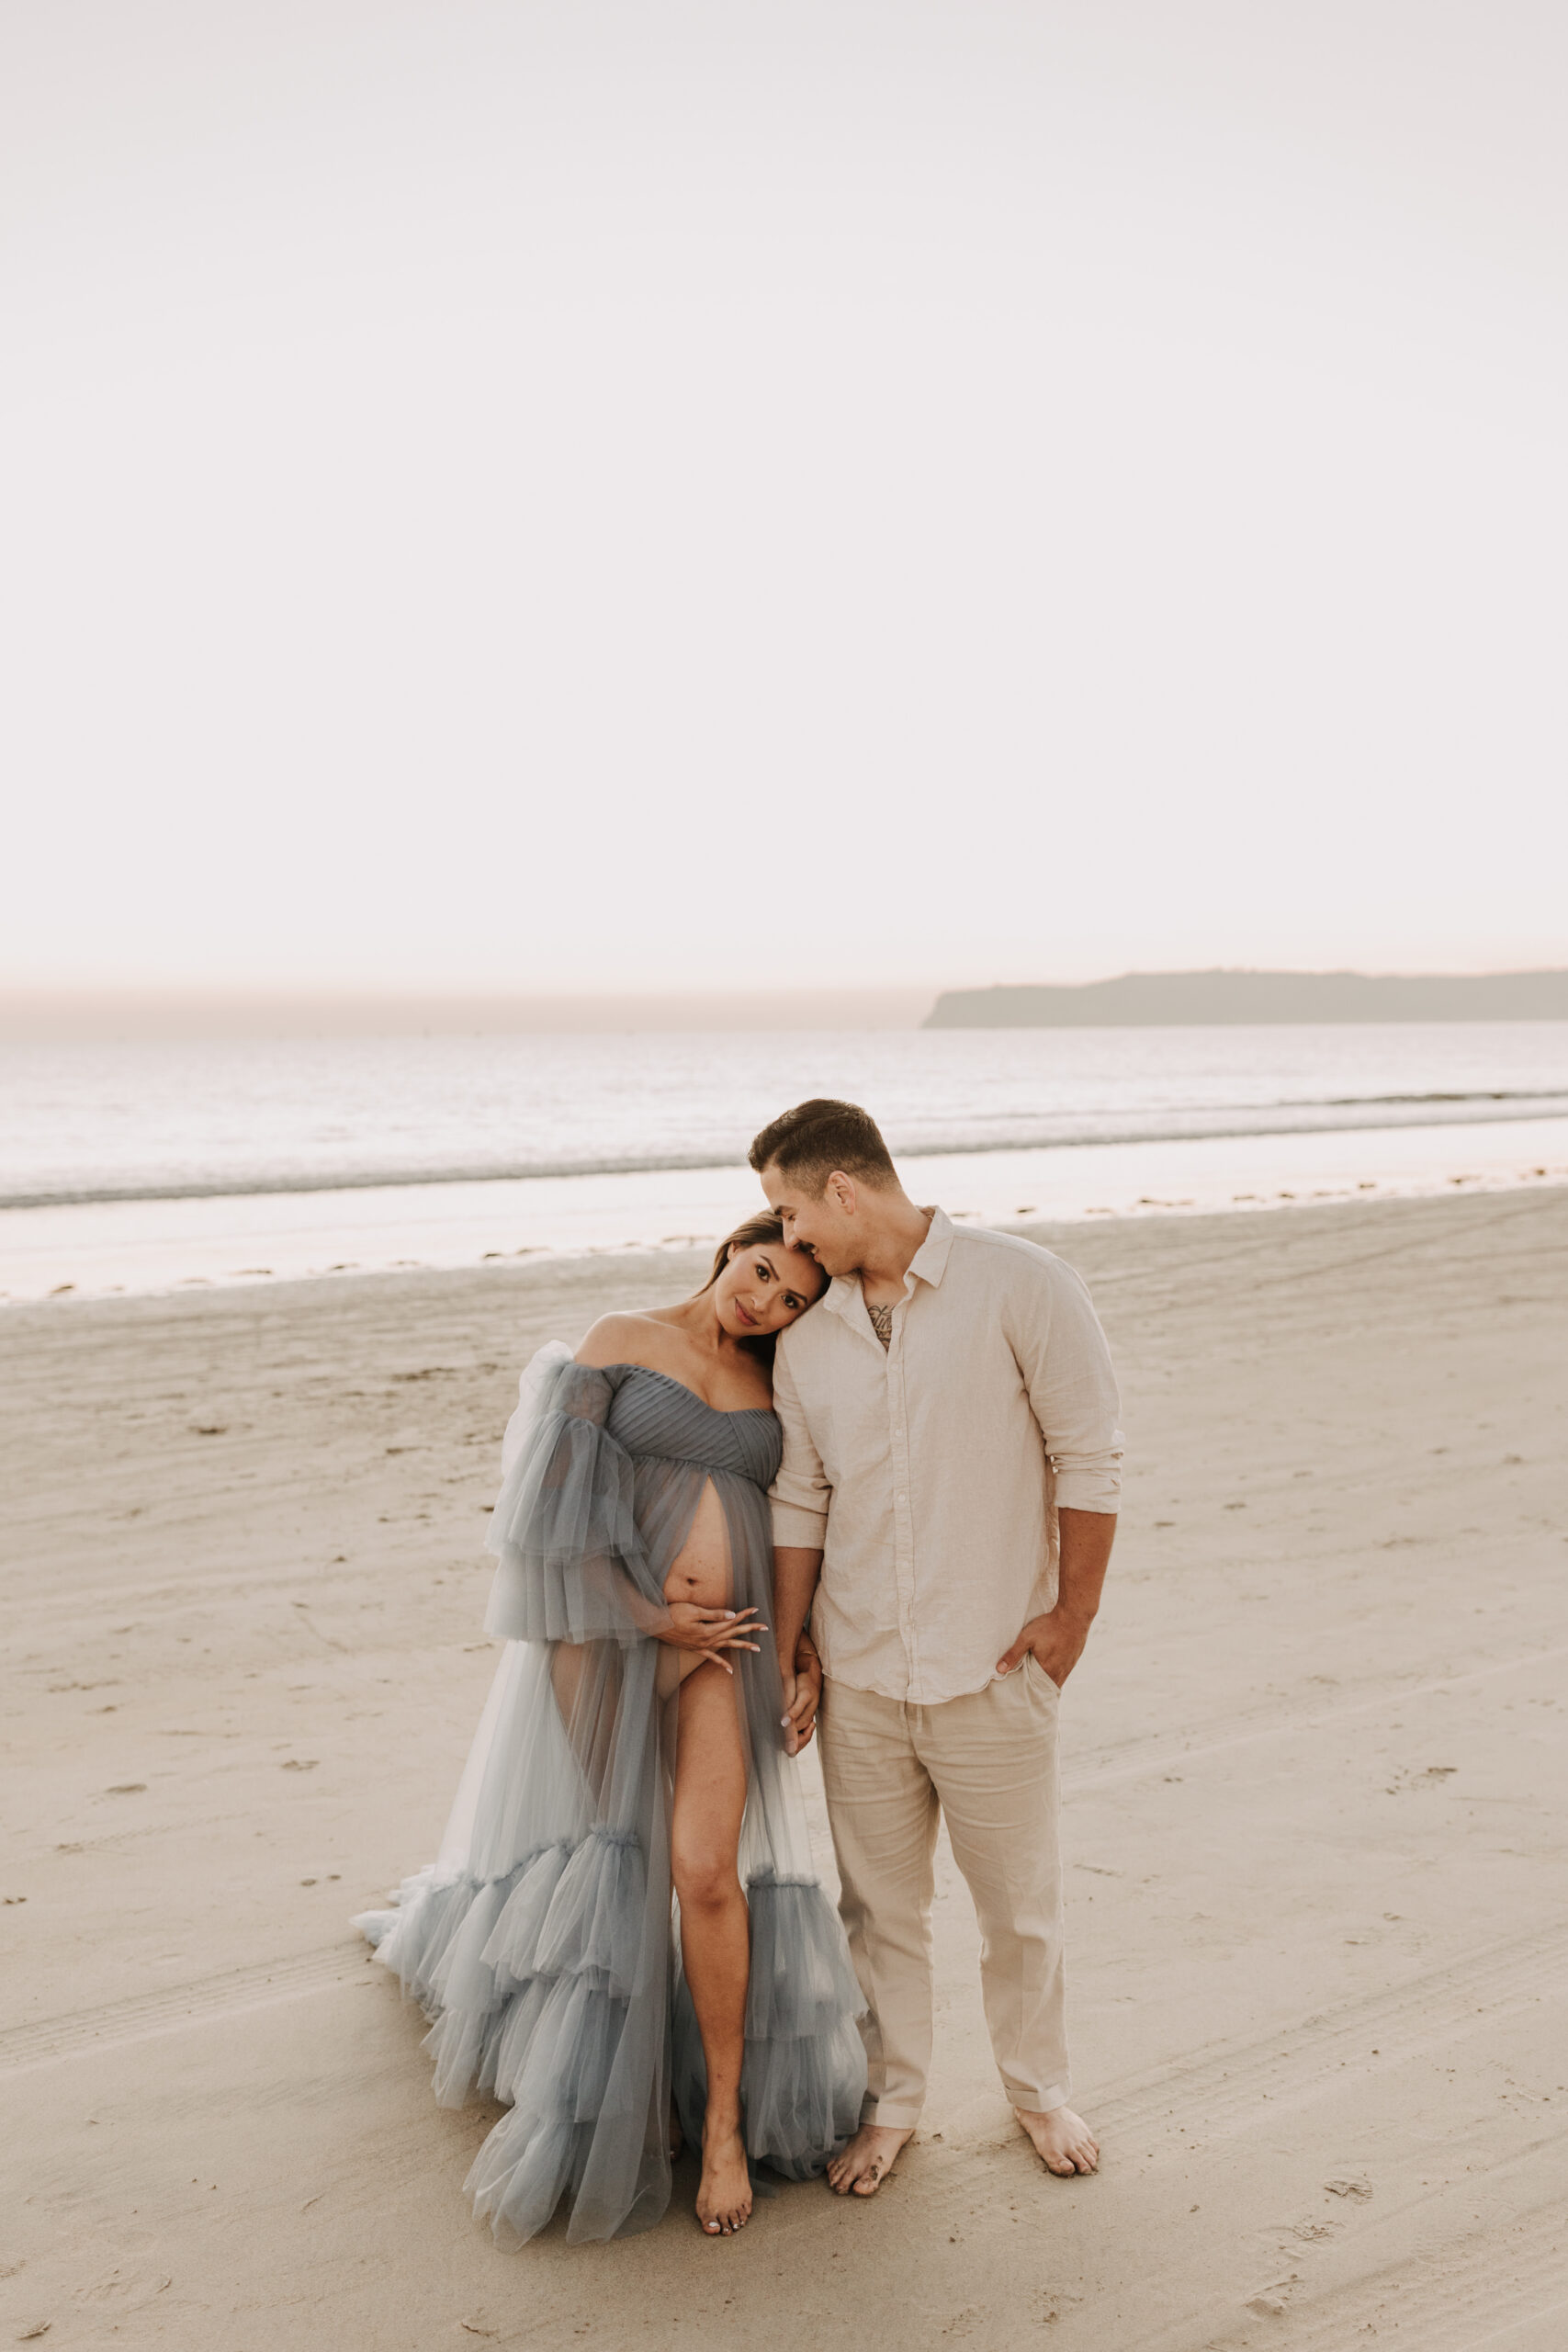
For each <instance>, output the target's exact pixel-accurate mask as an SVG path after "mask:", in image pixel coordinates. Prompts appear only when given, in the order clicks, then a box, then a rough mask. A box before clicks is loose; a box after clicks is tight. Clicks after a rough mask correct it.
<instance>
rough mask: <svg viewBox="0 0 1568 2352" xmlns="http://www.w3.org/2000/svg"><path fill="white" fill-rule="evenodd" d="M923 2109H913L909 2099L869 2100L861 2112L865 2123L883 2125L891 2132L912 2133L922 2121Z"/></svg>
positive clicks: (861, 2117)
mask: <svg viewBox="0 0 1568 2352" xmlns="http://www.w3.org/2000/svg"><path fill="white" fill-rule="evenodd" d="M921 2111H922V2110H921V2109H920V2108H919V2107H911V2106H910V2104H909V2102H908V2099H896V2098H895V2099H886V2098H881V2099H877V2098H868V2099H867V2100H866V2102H865V2104H864V2106H863V2108H862V2109H861V2111H860V2120H861V2121H862V2122H863V2123H881V2124H884V2125H886V2128H887V2129H888V2130H889V2131H913V2130H914V2128H915V2126H916V2124H917V2123H918V2122H919V2120H920V2115H921Z"/></svg>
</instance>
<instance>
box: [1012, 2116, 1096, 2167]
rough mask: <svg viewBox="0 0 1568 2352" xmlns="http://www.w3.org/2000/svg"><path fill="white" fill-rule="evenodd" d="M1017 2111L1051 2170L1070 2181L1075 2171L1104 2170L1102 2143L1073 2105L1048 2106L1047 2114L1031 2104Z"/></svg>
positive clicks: (1033, 2143)
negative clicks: (1039, 2112)
mask: <svg viewBox="0 0 1568 2352" xmlns="http://www.w3.org/2000/svg"><path fill="white" fill-rule="evenodd" d="M1013 2112H1014V2114H1015V2115H1016V2116H1017V2117H1018V2120H1019V2121H1020V2122H1021V2124H1022V2126H1023V2128H1024V2130H1025V2131H1027V2132H1028V2134H1029V2137H1030V2140H1031V2142H1032V2145H1033V2149H1034V2153H1035V2154H1036V2155H1037V2156H1038V2157H1039V2159H1040V2161H1041V2163H1042V2164H1043V2165H1044V2167H1045V2169H1046V2171H1047V2172H1054V2173H1055V2174H1057V2175H1058V2176H1059V2177H1061V2178H1062V2179H1063V2180H1070V2179H1071V2178H1072V2177H1073V2175H1074V2174H1075V2173H1080V2172H1098V2171H1099V2170H1100V2143H1099V2141H1098V2140H1097V2139H1096V2138H1095V2136H1094V2133H1093V2132H1092V2131H1090V2130H1089V2125H1088V2124H1087V2123H1086V2122H1085V2121H1084V2120H1083V2117H1082V2116H1081V2115H1075V2114H1074V2113H1073V2110H1072V2109H1071V2108H1070V2107H1052V2108H1047V2109H1046V2110H1045V2112H1044V2114H1043V2115H1042V2114H1038V2113H1036V2112H1035V2111H1034V2110H1033V2109H1030V2108H1027V2107H1019V2108H1015V2109H1013Z"/></svg>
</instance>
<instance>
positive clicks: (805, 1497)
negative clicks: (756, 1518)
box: [768, 1346, 833, 1552]
mask: <svg viewBox="0 0 1568 2352" xmlns="http://www.w3.org/2000/svg"><path fill="white" fill-rule="evenodd" d="M773 1410H774V1412H775V1413H776V1414H777V1415H778V1417H779V1425H780V1427H781V1429H782V1430H783V1431H784V1458H783V1460H782V1461H781V1462H780V1464H779V1475H778V1476H777V1477H776V1478H775V1479H774V1480H773V1485H772V1487H770V1488H769V1490H768V1496H769V1500H770V1502H771V1503H772V1505H773V1542H774V1543H775V1544H795V1545H798V1546H799V1547H801V1548H802V1549H804V1550H806V1551H811V1552H819V1551H821V1549H822V1547H823V1544H824V1543H825V1542H826V1540H827V1534H828V1506H829V1503H830V1502H831V1501H832V1498H833V1489H832V1487H830V1486H829V1483H828V1477H827V1474H826V1472H825V1471H824V1470H823V1467H822V1457H821V1455H820V1454H819V1453H818V1451H817V1448H816V1446H815V1445H814V1444H813V1442H812V1439H811V1431H810V1430H809V1429H808V1428H807V1420H806V1414H805V1412H804V1410H803V1409H802V1407H801V1402H800V1396H799V1392H798V1391H797V1389H796V1387H795V1381H794V1379H793V1377H792V1376H791V1374H790V1369H789V1359H788V1357H787V1356H786V1355H785V1353H784V1348H783V1347H782V1346H781V1347H780V1348H779V1350H778V1351H777V1353H776V1354H775V1356H774V1358H773Z"/></svg>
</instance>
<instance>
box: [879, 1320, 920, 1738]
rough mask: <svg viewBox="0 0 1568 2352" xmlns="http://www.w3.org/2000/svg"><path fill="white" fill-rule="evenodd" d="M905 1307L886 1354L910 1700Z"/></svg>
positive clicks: (914, 1675) (914, 1673) (913, 1670)
mask: <svg viewBox="0 0 1568 2352" xmlns="http://www.w3.org/2000/svg"><path fill="white" fill-rule="evenodd" d="M904 1313H905V1306H904V1302H903V1301H900V1302H899V1304H898V1306H896V1307H895V1308H894V1310H893V1337H892V1340H891V1342H890V1344H889V1346H888V1350H887V1434H888V1441H889V1445H890V1448H891V1453H892V1460H893V1559H894V1570H895V1574H896V1577H897V1586H898V1617H899V1630H900V1632H901V1634H902V1635H903V1642H904V1669H905V1673H906V1675H907V1677H908V1692H909V1696H910V1698H911V1699H915V1700H918V1698H919V1657H918V1656H917V1653H916V1647H915V1546H914V1535H913V1526H912V1521H911V1518H910V1512H909V1422H908V1413H907V1411H906V1409H905V1390H904V1348H903V1337H904V1335H903V1330H902V1324H903V1320H904Z"/></svg>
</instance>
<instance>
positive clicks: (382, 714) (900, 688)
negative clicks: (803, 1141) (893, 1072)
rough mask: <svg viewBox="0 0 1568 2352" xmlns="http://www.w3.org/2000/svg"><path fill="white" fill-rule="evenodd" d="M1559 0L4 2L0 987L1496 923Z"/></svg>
mask: <svg viewBox="0 0 1568 2352" xmlns="http://www.w3.org/2000/svg"><path fill="white" fill-rule="evenodd" d="M1565 93H1568V10H1565V9H1564V8H1563V7H1562V5H1561V0H1532V4H1531V5H1526V4H1525V0H1292V5H1282V4H1281V0H1028V5H1025V4H1024V0H1011V4H1010V5H1009V4H1008V0H888V5H872V4H871V0H772V5H767V6H760V5H752V0H706V4H705V5H696V4H695V0H680V4H679V5H676V4H675V0H506V5H500V4H499V0H244V5H241V0H48V5H47V6H45V5H37V4H36V0H35V5H30V6H29V5H25V0H12V4H11V6H9V7H7V8H6V9H5V11H4V13H3V16H0V187H3V202H4V258H3V262H0V305H3V310H4V315H5V318H6V345H7V350H6V360H5V365H4V368H0V465H3V467H4V469H5V476H6V479H5V483H4V493H3V494H4V520H3V525H0V570H3V575H4V576H3V582H0V599H3V602H0V632H3V636H4V642H5V647H6V657H7V662H6V667H7V670H8V671H9V673H10V674H9V678H8V682H7V684H6V689H5V693H4V695H3V696H0V758H3V762H4V768H5V773H6V797H7V801H8V804H9V811H10V813H9V814H8V815H7V817H6V824H5V832H4V839H5V843H6V856H5V861H4V870H5V885H4V890H5V898H4V903H5V912H6V920H5V924H4V932H3V936H0V981H4V982H5V983H6V984H10V985H15V984H17V983H20V984H27V985H51V984H62V985H84V986H85V985H103V984H113V983H117V982H121V981H127V982H135V983H139V984H143V985H149V986H153V985H156V986H180V985H182V984H185V983H210V984H213V985H223V986H247V985H253V984H254V985H267V984H277V983H282V984H287V985H291V986H299V987H305V986H310V987H334V986H342V987H351V988H371V989H374V988H378V987H386V988H397V989H410V988H435V989H443V988H446V989H474V988H477V989H523V990H528V991H540V990H550V989H563V990H569V991H578V992H581V991H588V992H593V991H595V990H598V989H606V990H624V989H627V988H639V987H648V988H649V989H661V990H671V989H698V990H704V989H726V990H728V989H745V988H749V987H750V988H771V987H779V986H784V987H792V986H795V987H803V988H832V987H836V986H838V985H840V983H842V984H846V985H848V984H858V985H862V986H874V985H894V984H897V985H906V984H908V985H919V986H923V985H926V984H928V983H929V984H931V985H933V986H935V985H942V984H949V985H962V984H970V983H985V982H988V981H992V980H1031V979H1077V978H1093V977H1098V976H1100V975H1101V974H1104V973H1109V972H1114V971H1118V970H1122V969H1124V968H1128V967H1134V968H1143V969H1151V968H1160V967H1173V966H1174V967H1182V966H1191V965H1212V964H1221V963H1224V964H1240V963H1252V964H1268V965H1275V966H1279V965H1309V966H1324V965H1344V964H1352V965H1359V966H1360V967H1363V968H1368V969H1382V970H1388V969H1401V968H1403V969H1442V968H1455V969H1464V968H1474V969H1479V968H1485V967H1494V966H1520V965H1541V964H1565V963H1568V888H1565V887H1564V882H1563V876H1564V874H1565V873H1568V761H1565V757H1564V754H1565V752H1568V711H1565V707H1564V686H1563V672H1564V662H1563V647H1564V644H1565V643H1568V593H1565V585H1564V581H1565V565H1564V553H1563V551H1564V548H1568V453H1565V447H1564V424H1563V420H1564V418H1565V417H1568V315H1565V311H1564V301H1563V287H1564V282H1565V281H1564V263H1565V261H1568V162H1565V153H1568V141H1565V140H1564V138H1563V132H1562V123H1563V119H1564V102H1565Z"/></svg>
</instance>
